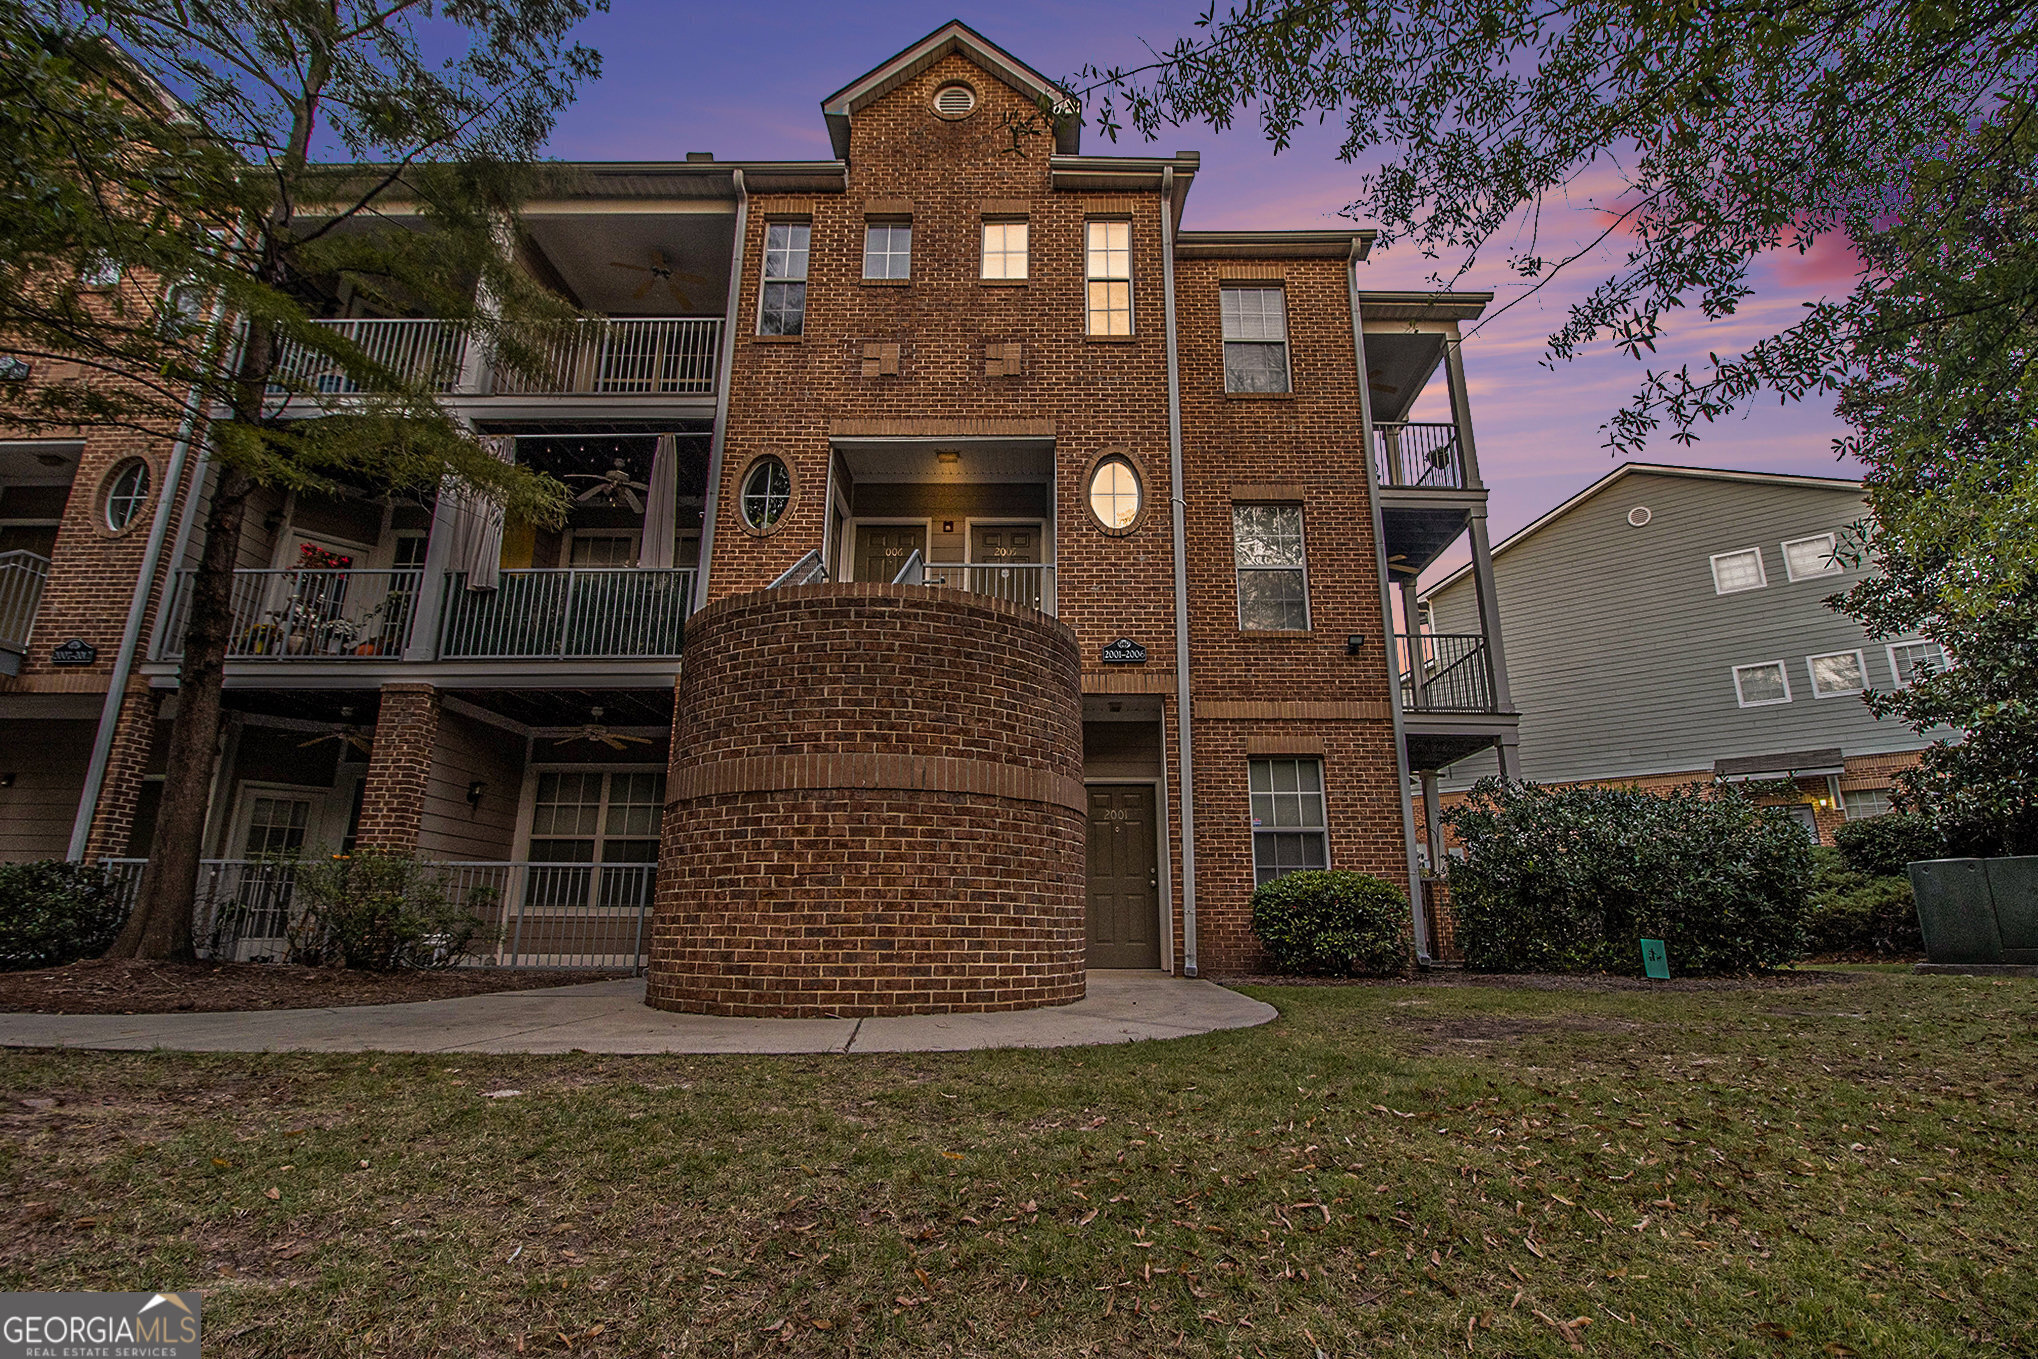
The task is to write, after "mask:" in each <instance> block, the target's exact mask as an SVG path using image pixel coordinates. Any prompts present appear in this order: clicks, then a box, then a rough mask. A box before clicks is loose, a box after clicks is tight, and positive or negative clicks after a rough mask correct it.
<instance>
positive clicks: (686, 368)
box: [495, 317, 722, 396]
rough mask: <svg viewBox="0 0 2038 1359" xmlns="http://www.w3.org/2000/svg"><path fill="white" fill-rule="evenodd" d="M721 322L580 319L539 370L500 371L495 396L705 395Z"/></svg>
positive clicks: (711, 384)
mask: <svg viewBox="0 0 2038 1359" xmlns="http://www.w3.org/2000/svg"><path fill="white" fill-rule="evenodd" d="M721 336H722V323H721V321H720V320H719V319H717V318H715V317H648V318H637V319H625V320H607V321H584V322H582V323H581V325H580V326H579V328H578V332H577V333H576V334H575V335H574V336H573V338H571V339H569V340H567V341H566V342H564V343H563V344H561V345H559V346H558V348H557V349H555V350H554V351H553V356H552V362H551V365H550V366H549V367H548V368H547V369H546V370H545V371H544V372H542V373H537V374H523V373H511V372H507V371H505V372H500V373H497V374H496V375H495V392H496V394H497V395H498V396H552V395H562V394H569V393H582V392H584V393H591V394H598V395H604V396H661V395H662V396H709V395H712V394H713V392H714V390H715V358H716V354H717V351H718V349H719V347H720V343H721Z"/></svg>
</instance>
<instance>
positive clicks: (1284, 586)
mask: <svg viewBox="0 0 2038 1359" xmlns="http://www.w3.org/2000/svg"><path fill="white" fill-rule="evenodd" d="M1231 541H1232V556H1233V560H1234V562H1235V563H1236V565H1237V568H1238V625H1239V626H1240V627H1241V628H1252V629H1275V630H1291V631H1299V630H1303V629H1306V628H1307V627H1308V626H1309V570H1308V566H1307V563H1306V561H1305V558H1304V555H1303V548H1302V507H1301V506H1300V505H1233V506H1232V507H1231Z"/></svg>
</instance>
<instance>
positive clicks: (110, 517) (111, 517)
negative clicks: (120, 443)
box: [106, 458, 149, 533]
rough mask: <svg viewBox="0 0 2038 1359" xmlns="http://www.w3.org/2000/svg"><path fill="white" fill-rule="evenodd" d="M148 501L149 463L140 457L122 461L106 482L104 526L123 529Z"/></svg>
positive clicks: (117, 529)
mask: <svg viewBox="0 0 2038 1359" xmlns="http://www.w3.org/2000/svg"><path fill="white" fill-rule="evenodd" d="M148 503H149V465H148V464H147V463H145V462H143V461H142V460H141V459H140V458H134V459H130V460H129V461H127V462H124V463H122V464H121V465H120V466H119V467H117V468H115V469H114V472H113V476H112V477H111V478H110V479H109V480H108V481H107V483H106V527H108V528H110V529H112V530H113V531H114V532H115V533H120V532H122V531H124V530H125V529H126V528H127V526H128V525H129V524H132V523H133V522H134V521H135V517H136V516H137V515H139V514H140V513H141V512H142V506H144V505H146V504H148Z"/></svg>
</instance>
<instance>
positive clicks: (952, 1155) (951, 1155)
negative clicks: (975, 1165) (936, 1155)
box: [941, 1151, 962, 1161]
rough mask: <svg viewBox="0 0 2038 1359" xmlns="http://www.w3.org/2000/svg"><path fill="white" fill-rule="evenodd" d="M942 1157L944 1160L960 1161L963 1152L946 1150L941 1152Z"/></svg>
mask: <svg viewBox="0 0 2038 1359" xmlns="http://www.w3.org/2000/svg"><path fill="white" fill-rule="evenodd" d="M941 1159H942V1160H944V1161H960V1160H961V1159H962V1153H961V1152H959V1151H944V1152H942V1153H941Z"/></svg>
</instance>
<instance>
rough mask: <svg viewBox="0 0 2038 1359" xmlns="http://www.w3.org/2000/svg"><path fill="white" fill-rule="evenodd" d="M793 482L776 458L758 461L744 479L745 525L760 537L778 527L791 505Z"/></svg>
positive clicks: (743, 503)
mask: <svg viewBox="0 0 2038 1359" xmlns="http://www.w3.org/2000/svg"><path fill="white" fill-rule="evenodd" d="M792 498H793V478H792V473H790V472H788V471H786V468H785V464H784V463H782V462H780V461H779V460H778V459H777V458H773V457H765V458H759V459H758V460H757V463H756V465H755V466H753V467H752V468H751V469H750V471H749V473H748V474H747V475H746V476H745V477H744V478H743V493H742V496H741V501H742V506H743V522H744V523H746V524H748V525H749V526H750V527H751V528H752V529H755V530H756V531H757V532H759V533H764V532H766V531H768V530H770V529H771V528H773V527H774V526H776V525H777V523H778V521H779V519H780V518H782V517H783V516H784V514H785V510H786V506H787V505H789V504H791V503H792Z"/></svg>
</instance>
